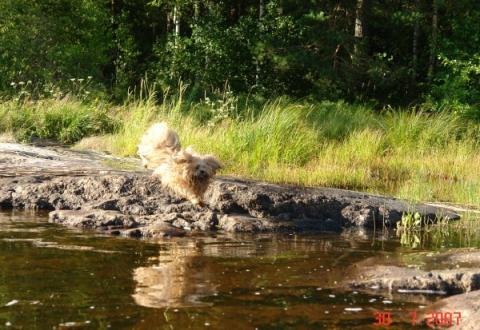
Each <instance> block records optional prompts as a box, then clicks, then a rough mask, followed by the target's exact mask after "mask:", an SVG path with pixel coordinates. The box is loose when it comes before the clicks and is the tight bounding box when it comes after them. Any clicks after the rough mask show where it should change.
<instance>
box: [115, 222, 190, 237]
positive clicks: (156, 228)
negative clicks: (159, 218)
mask: <svg viewBox="0 0 480 330" xmlns="http://www.w3.org/2000/svg"><path fill="white" fill-rule="evenodd" d="M119 234H120V235H122V236H128V237H145V238H162V237H182V236H185V234H186V232H185V230H183V229H180V228H175V227H174V226H172V225H170V224H167V223H157V224H153V225H148V226H143V227H139V228H134V229H128V230H123V231H120V232H119Z"/></svg>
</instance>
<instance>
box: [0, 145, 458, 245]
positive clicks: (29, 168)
mask: <svg viewBox="0 0 480 330" xmlns="http://www.w3.org/2000/svg"><path fill="white" fill-rule="evenodd" d="M137 165H138V164H137V162H136V160H133V159H121V158H115V157H112V156H108V155H103V154H99V153H80V152H74V151H71V150H66V149H62V148H36V147H27V146H22V145H18V144H8V143H3V144H0V208H2V209H11V208H14V209H45V210H51V211H52V212H51V213H50V220H51V221H53V222H57V223H62V224H65V225H69V226H74V227H79V228H91V229H97V230H103V231H108V232H110V233H112V234H120V235H126V236H136V237H142V236H145V237H156V236H172V235H174V236H178V235H184V234H185V233H188V232H190V231H196V230H197V231H198V230H200V231H212V230H213V231H215V230H223V231H232V232H256V231H277V230H340V229H342V228H347V227H377V228H380V227H382V226H392V225H395V223H396V222H397V221H399V220H400V219H401V217H402V214H404V213H407V212H419V213H420V214H421V215H422V216H423V217H424V218H425V219H428V220H431V221H435V219H436V218H437V217H446V218H448V219H458V218H459V216H458V215H457V214H455V213H453V212H450V211H448V210H445V209H442V208H438V207H433V206H428V205H411V204H408V203H407V202H404V201H401V200H397V199H393V198H387V197H381V196H374V195H369V194H364V193H359V192H353V191H347V190H341V189H332V188H300V187H294V186H283V185H273V184H267V183H261V182H254V181H247V180H239V179H234V178H225V177H222V178H217V179H216V180H215V181H214V182H213V183H212V185H211V187H210V188H209V190H208V192H207V195H206V205H205V206H204V207H198V206H193V205H192V204H191V203H189V202H188V201H186V200H184V199H181V198H177V197H176V196H173V195H171V194H170V193H169V192H168V191H166V190H165V189H163V188H162V186H161V185H160V183H159V181H158V180H156V179H155V178H153V177H151V176H150V174H149V173H148V172H143V171H139V170H138V167H137Z"/></svg>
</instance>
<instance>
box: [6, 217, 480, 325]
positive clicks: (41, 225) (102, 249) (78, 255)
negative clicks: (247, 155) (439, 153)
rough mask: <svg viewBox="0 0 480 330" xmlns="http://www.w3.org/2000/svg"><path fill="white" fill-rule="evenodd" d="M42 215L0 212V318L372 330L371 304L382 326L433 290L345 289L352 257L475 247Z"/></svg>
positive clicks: (471, 242)
mask: <svg viewBox="0 0 480 330" xmlns="http://www.w3.org/2000/svg"><path fill="white" fill-rule="evenodd" d="M46 219H47V217H46V214H42V213H26V212H3V213H0V328H4V327H5V328H14V329H52V328H60V329H61V328H67V327H78V328H82V329H83V328H86V329H89V328H92V329H108V328H112V329H123V328H134V329H232V330H233V329H323V328H324V329H378V327H376V326H374V323H375V317H374V315H375V313H376V312H385V311H390V312H391V315H392V318H393V320H394V322H395V323H394V324H392V325H391V326H390V327H389V328H390V329H412V326H411V325H410V324H409V323H408V315H409V313H410V312H411V311H414V310H419V309H421V308H423V307H424V306H425V305H427V304H428V303H430V302H433V301H435V300H436V299H439V297H438V296H428V295H425V296H422V295H401V294H396V295H393V296H390V295H385V294H383V295H382V294H374V293H370V294H367V293H362V292H356V291H352V290H349V289H342V288H341V285H340V283H341V282H342V279H343V278H344V277H345V276H347V275H350V274H348V267H349V266H351V265H352V264H354V263H356V262H359V261H362V260H365V259H367V258H372V257H375V258H378V257H381V258H383V259H384V260H391V261H392V262H396V261H395V260H400V259H402V260H405V258H408V256H410V257H411V258H410V259H409V262H411V263H415V262H419V263H421V258H418V257H416V256H419V255H422V253H424V252H427V251H431V250H442V249H446V248H450V247H465V246H471V247H479V246H480V240H478V239H477V238H473V239H465V238H464V237H465V236H464V235H462V234H459V235H458V236H453V237H452V236H449V237H443V236H442V235H440V236H438V233H437V234H436V235H433V234H427V235H420V236H419V237H416V238H413V239H411V238H407V239H405V237H404V238H403V239H402V241H401V240H400V238H399V237H397V236H396V235H395V234H394V233H381V232H380V233H373V232H359V231H357V232H349V233H343V234H338V233H337V234H334V233H331V234H288V233H285V234H257V235H253V234H252V235H198V236H195V237H189V238H176V239H165V240H161V241H145V240H135V239H129V238H119V237H111V236H104V235H99V234H98V233H94V232H88V231H77V230H72V229H69V228H65V227H62V226H59V225H56V224H50V223H48V222H47V220H46ZM475 237H477V236H475ZM445 242H450V245H446V243H445ZM402 243H403V244H402ZM405 244H406V245H405ZM422 266H423V267H429V266H432V265H422ZM415 328H417V329H420V327H419V326H417V327H415Z"/></svg>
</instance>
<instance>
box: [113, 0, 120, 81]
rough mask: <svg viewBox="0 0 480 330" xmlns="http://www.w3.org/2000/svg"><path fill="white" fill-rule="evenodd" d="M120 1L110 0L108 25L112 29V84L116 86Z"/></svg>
mask: <svg viewBox="0 0 480 330" xmlns="http://www.w3.org/2000/svg"><path fill="white" fill-rule="evenodd" d="M119 1H120V0H111V1H110V5H111V17H110V24H111V27H112V38H113V44H114V48H113V50H112V58H111V61H112V73H111V74H112V84H113V85H116V83H117V65H118V64H119V63H118V58H119V55H120V54H119V53H120V41H119V40H118V33H117V32H118V27H119V22H118V17H119V16H120V13H121V8H120V3H119Z"/></svg>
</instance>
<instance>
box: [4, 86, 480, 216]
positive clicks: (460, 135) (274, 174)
mask: <svg viewBox="0 0 480 330" xmlns="http://www.w3.org/2000/svg"><path fill="white" fill-rule="evenodd" d="M249 104H250V105H249ZM0 116H1V117H2V118H4V119H3V120H2V122H1V123H0V130H1V131H7V132H8V131H10V132H14V133H15V134H16V135H17V136H18V137H20V138H21V139H22V140H25V139H28V138H30V137H32V136H38V137H43V138H54V139H58V140H60V141H63V142H67V143H71V142H75V141H79V140H81V139H82V138H84V137H87V138H86V139H83V140H81V141H80V142H78V144H77V145H76V147H78V148H94V149H97V150H103V151H108V152H111V153H113V154H117V155H121V156H132V155H135V152H136V145H137V143H138V141H139V140H140V137H141V135H142V134H143V132H144V131H145V130H146V129H147V127H148V126H149V125H150V124H151V123H152V122H155V121H160V120H165V121H167V122H168V123H169V124H170V125H171V126H172V127H173V128H175V129H176V130H177V131H178V133H179V135H180V138H181V141H182V144H183V146H188V145H193V146H194V149H196V150H198V151H200V152H208V153H213V154H216V155H217V156H218V157H219V158H220V159H221V160H222V162H223V163H224V164H225V165H226V166H225V168H224V170H223V171H222V174H224V175H234V176H240V177H247V178H254V179H260V180H265V181H270V182H277V183H293V184H299V185H308V186H331V187H340V188H347V189H355V190H362V191H369V192H374V193H381V194H389V195H394V196H398V197H401V198H406V199H408V200H413V201H446V202H453V203H459V204H463V205H472V206H476V207H479V206H480V171H479V170H478V168H477V167H478V164H480V149H479V140H480V138H479V137H480V134H479V133H480V126H479V125H478V124H475V123H473V122H468V121H466V120H464V119H462V118H460V117H458V116H456V115H455V114H451V113H447V112H445V113H440V114H434V115H433V114H428V113H425V112H420V111H413V110H402V111H399V110H395V111H394V110H385V111H381V112H378V111H374V110H372V109H369V108H368V107H365V106H356V105H348V104H345V103H342V102H338V103H331V102H322V103H316V104H311V103H307V102H294V101H291V100H288V99H284V98H279V99H275V100H272V101H269V102H266V103H263V104H262V103H260V105H259V103H256V102H253V100H250V101H249V100H238V99H236V98H233V97H232V96H231V95H224V97H223V98H220V99H219V100H217V101H215V102H202V103H196V104H191V103H189V102H186V101H184V100H183V98H182V95H180V96H179V97H176V98H172V97H166V98H165V99H164V100H163V102H160V104H158V102H153V97H150V98H148V97H147V98H143V99H141V100H129V101H128V102H126V103H125V104H124V105H123V106H117V107H113V106H110V105H108V104H97V105H85V104H82V103H78V102H76V101H73V100H70V101H68V100H67V101H45V102H35V103H23V104H20V105H19V104H16V103H12V102H10V103H9V102H6V103H5V102H4V103H0ZM92 136H94V137H92Z"/></svg>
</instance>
